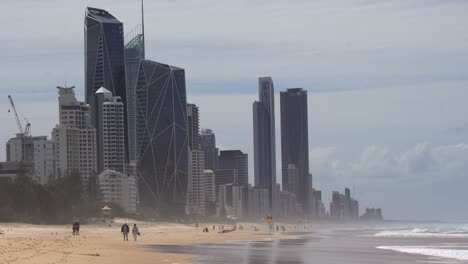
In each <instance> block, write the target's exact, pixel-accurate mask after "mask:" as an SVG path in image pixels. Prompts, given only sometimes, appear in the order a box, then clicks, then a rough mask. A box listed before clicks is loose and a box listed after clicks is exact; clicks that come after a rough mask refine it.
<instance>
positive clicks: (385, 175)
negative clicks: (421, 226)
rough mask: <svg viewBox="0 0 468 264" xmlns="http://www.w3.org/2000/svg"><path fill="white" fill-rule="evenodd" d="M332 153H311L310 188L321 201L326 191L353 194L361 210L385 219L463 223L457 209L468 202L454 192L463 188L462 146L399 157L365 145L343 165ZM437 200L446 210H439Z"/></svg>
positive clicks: (418, 148) (466, 163)
mask: <svg viewBox="0 0 468 264" xmlns="http://www.w3.org/2000/svg"><path fill="white" fill-rule="evenodd" d="M338 150H339V149H338V148H336V147H321V148H316V149H313V150H312V152H311V157H312V159H311V165H310V166H311V169H312V171H313V175H314V185H315V187H316V188H318V189H320V188H324V193H325V196H326V197H327V196H329V193H330V192H331V191H332V190H341V189H342V188H344V187H351V188H352V191H356V189H357V190H358V192H357V194H356V195H357V198H358V199H362V200H361V202H362V203H361V205H363V206H369V205H371V206H379V207H383V208H384V210H385V209H388V212H389V213H388V216H389V217H393V218H405V217H406V218H413V219H424V217H425V218H426V219H429V218H432V219H435V218H437V219H452V220H453V217H455V216H457V217H458V219H460V218H463V217H466V213H460V212H459V210H458V208H463V207H464V201H465V200H466V199H468V194H466V192H464V191H462V192H461V191H460V188H459V185H460V184H461V185H466V184H468V178H467V171H468V144H466V143H460V144H451V145H438V146H432V145H431V144H429V143H421V144H417V145H415V146H413V147H411V148H409V149H407V150H406V151H404V152H402V153H397V152H395V151H392V150H391V149H390V148H388V147H382V146H377V145H370V146H368V147H365V148H364V149H363V150H362V152H361V155H360V156H359V157H357V158H355V159H354V160H349V161H344V160H342V159H340V158H339V156H338V155H337V152H338ZM353 187H354V188H356V189H353ZM438 195H441V196H443V197H441V196H438ZM450 197H453V199H450ZM455 197H456V199H455ZM460 198H461V199H460ZM441 199H443V200H446V201H450V204H445V205H443V204H441ZM444 206H445V207H444Z"/></svg>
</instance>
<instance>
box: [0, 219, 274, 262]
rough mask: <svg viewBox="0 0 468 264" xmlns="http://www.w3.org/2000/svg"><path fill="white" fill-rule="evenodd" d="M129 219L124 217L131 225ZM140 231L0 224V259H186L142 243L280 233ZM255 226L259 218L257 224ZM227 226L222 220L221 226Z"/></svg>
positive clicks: (151, 226)
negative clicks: (135, 233) (125, 234)
mask: <svg viewBox="0 0 468 264" xmlns="http://www.w3.org/2000/svg"><path fill="white" fill-rule="evenodd" d="M133 223H134V222H132V221H129V224H132V225H133ZM138 226H139V229H140V232H141V236H140V237H139V239H138V241H137V242H134V241H132V240H133V238H132V237H130V241H128V242H124V241H123V238H122V235H121V234H120V227H121V224H120V223H114V224H112V226H111V227H109V226H106V225H104V224H103V225H82V226H81V230H80V235H79V236H73V235H72V230H71V225H70V226H64V225H63V226H39V225H26V224H1V223H0V230H2V231H3V233H4V234H3V235H0V264H14V263H25V264H28V263H31V264H33V263H34V264H42V263H50V264H52V263H57V264H59V263H69V264H79V263H80V264H81V263H90V264H91V263H101V264H107V263H108V264H119V263H125V264H128V263H139V264H145V263H151V264H154V263H179V264H182V263H190V262H191V257H192V256H191V255H188V254H172V253H158V252H151V251H148V250H145V249H144V246H148V245H183V244H194V243H222V242H233V241H250V240H271V239H277V238H280V237H281V235H280V234H269V233H268V232H267V230H266V229H265V228H263V229H260V230H259V231H255V232H254V231H253V228H252V227H251V225H249V224H244V230H237V231H235V232H231V233H225V234H219V233H218V230H217V229H216V230H214V231H213V230H212V224H211V225H208V224H206V226H208V227H209V229H210V230H209V231H210V232H209V233H203V232H202V227H204V226H205V225H204V224H201V225H200V227H199V228H198V229H197V228H195V226H194V225H182V224H170V223H138ZM257 226H258V227H260V225H259V224H257ZM227 227H229V226H228V225H225V228H227Z"/></svg>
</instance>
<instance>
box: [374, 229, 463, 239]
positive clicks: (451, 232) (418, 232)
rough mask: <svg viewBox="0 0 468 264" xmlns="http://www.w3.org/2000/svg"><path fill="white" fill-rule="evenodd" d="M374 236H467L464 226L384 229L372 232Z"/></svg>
mask: <svg viewBox="0 0 468 264" xmlns="http://www.w3.org/2000/svg"><path fill="white" fill-rule="evenodd" d="M374 236H376V237H452V238H455V237H457V238H465V237H467V238H468V230H467V229H466V228H457V229H444V228H414V229H404V230H385V231H380V232H378V233H376V234H374Z"/></svg>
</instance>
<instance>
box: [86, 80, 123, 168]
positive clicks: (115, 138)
mask: <svg viewBox="0 0 468 264" xmlns="http://www.w3.org/2000/svg"><path fill="white" fill-rule="evenodd" d="M92 99H93V100H92V101H91V108H92V109H95V110H94V111H95V118H96V123H95V125H96V127H95V128H96V133H97V135H96V138H97V140H96V146H97V153H96V155H97V172H98V173H100V172H102V171H103V170H105V169H109V170H115V171H118V172H122V173H124V171H125V169H124V168H125V164H126V156H125V155H126V151H125V126H124V123H125V116H124V112H125V106H124V104H123V102H122V99H121V98H120V96H113V94H112V92H110V91H109V90H107V89H106V88H104V87H101V88H99V89H98V90H97V91H96V93H95V95H94V97H92Z"/></svg>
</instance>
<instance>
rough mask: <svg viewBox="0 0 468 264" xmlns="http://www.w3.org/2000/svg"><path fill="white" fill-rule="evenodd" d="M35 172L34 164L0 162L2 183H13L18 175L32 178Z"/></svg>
mask: <svg viewBox="0 0 468 264" xmlns="http://www.w3.org/2000/svg"><path fill="white" fill-rule="evenodd" d="M33 171H34V163H32V162H18V161H4V162H0V183H1V182H4V181H13V180H14V179H15V178H16V177H17V176H18V175H21V174H23V175H26V176H28V177H32V175H33Z"/></svg>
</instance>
